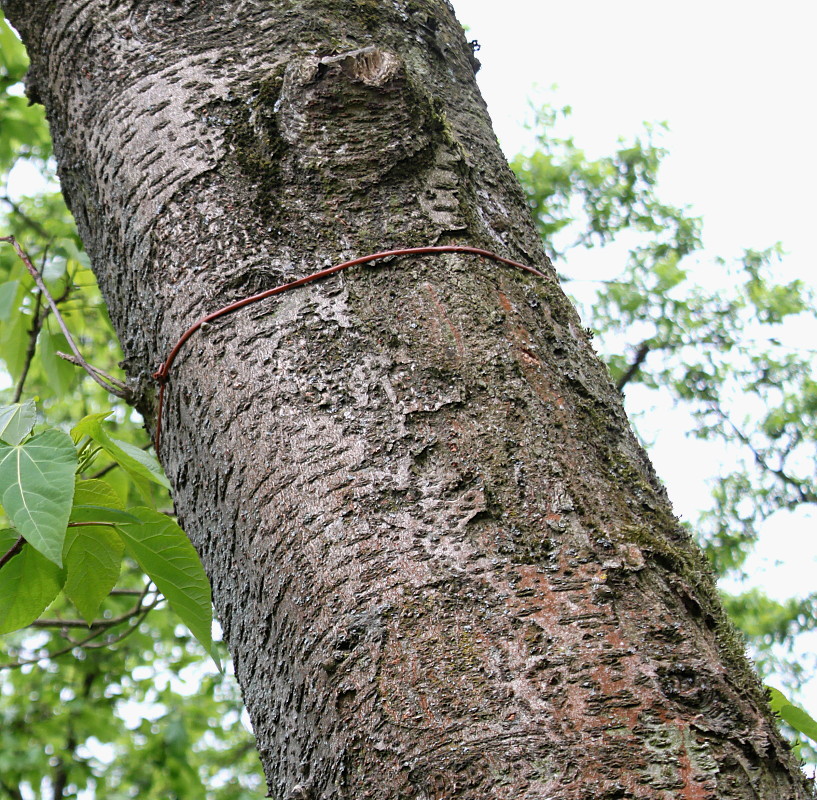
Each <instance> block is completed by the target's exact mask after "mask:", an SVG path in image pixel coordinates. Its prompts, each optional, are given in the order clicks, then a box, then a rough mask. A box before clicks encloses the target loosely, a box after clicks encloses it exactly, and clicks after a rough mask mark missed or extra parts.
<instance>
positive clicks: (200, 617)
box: [117, 508, 221, 669]
mask: <svg viewBox="0 0 817 800" xmlns="http://www.w3.org/2000/svg"><path fill="white" fill-rule="evenodd" d="M129 513H130V514H132V515H133V516H135V517H137V518H138V519H139V522H137V523H131V524H120V525H118V526H117V528H118V530H119V531H120V533H121V534H122V537H123V538H124V540H125V546H126V547H127V549H128V552H129V553H130V554H131V555H132V556H133V557H134V558H135V559H136V561H138V562H139V566H140V567H142V569H143V570H144V571H145V572H146V573H147V574H148V575H149V576H150V579H151V580H152V581H153V582H154V583H155V584H156V586H157V587H158V588H159V591H160V592H161V593H162V594H163V595H164V596H165V598H166V599H167V602H168V603H169V604H170V607H171V608H172V609H173V610H174V611H175V612H176V613H177V614H178V615H179V616H180V617H181V618H182V622H184V624H185V625H187V627H188V628H189V629H190V632H191V633H192V634H193V636H195V637H196V638H197V639H198V640H199V642H201V644H202V645H203V646H204V648H205V649H206V650H207V652H208V653H210V655H211V656H212V658H213V661H215V662H216V665H217V666H218V667H219V669H221V665H220V662H219V658H218V653H217V651H216V648H215V647H214V646H213V640H212V634H211V630H210V628H211V624H212V619H213V615H212V601H211V595H210V582H209V581H208V580H207V576H206V575H205V574H204V569H203V568H202V566H201V562H200V561H199V557H198V555H197V553H196V551H195V549H194V548H193V545H192V544H190V540H189V539H188V538H187V536H186V535H185V533H184V531H183V530H182V529H181V528H180V527H179V526H178V525H177V524H176V522H175V521H174V520H172V519H170V517H167V516H165V515H164V514H160V513H158V512H157V511H152V510H151V509H149V508H132V509H130V511H129Z"/></svg>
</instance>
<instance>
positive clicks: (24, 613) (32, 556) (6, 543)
mask: <svg viewBox="0 0 817 800" xmlns="http://www.w3.org/2000/svg"><path fill="white" fill-rule="evenodd" d="M15 541H17V532H16V531H13V530H9V529H6V530H3V531H0V550H2V552H4V553H6V552H8V550H9V549H10V548H11V546H12V545H13V544H14V542H15ZM62 583H63V571H62V570H61V569H60V568H59V567H58V566H56V565H55V564H53V563H52V562H51V561H49V560H48V559H47V558H45V557H44V556H42V555H41V554H40V553H38V552H37V551H36V550H35V549H34V548H33V547H31V545H28V544H24V545H23V549H22V550H21V551H20V553H18V554H17V555H16V556H14V557H13V558H12V559H11V560H10V561H9V562H8V563H7V564H6V565H5V566H4V567H3V568H2V569H0V633H9V632H10V631H16V630H19V629H20V628H25V627H26V625H30V624H31V623H32V622H34V620H35V619H37V617H39V616H40V614H42V613H43V611H45V609H46V608H48V606H49V605H50V604H51V603H52V601H53V600H54V598H55V597H56V596H57V594H58V593H59V591H60V589H61V588H62Z"/></svg>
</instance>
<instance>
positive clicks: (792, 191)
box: [452, 0, 817, 716]
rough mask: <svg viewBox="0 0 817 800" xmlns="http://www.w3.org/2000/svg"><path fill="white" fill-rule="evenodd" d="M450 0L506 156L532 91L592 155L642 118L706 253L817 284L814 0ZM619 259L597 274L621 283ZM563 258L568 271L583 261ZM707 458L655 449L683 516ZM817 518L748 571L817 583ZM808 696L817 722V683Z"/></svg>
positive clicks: (776, 592) (765, 548)
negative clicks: (696, 218)
mask: <svg viewBox="0 0 817 800" xmlns="http://www.w3.org/2000/svg"><path fill="white" fill-rule="evenodd" d="M452 2H453V4H454V6H455V8H456V10H457V13H458V16H459V19H460V21H461V22H462V23H463V24H464V25H467V26H469V28H470V31H469V34H468V35H469V38H474V39H476V40H477V41H478V42H479V43H480V46H481V49H480V50H479V52H478V54H477V55H478V57H479V59H480V60H481V62H482V65H483V66H482V69H481V70H480V73H479V75H478V80H479V83H480V86H481V88H482V92H483V95H484V96H485V99H486V101H487V103H488V108H489V110H490V112H491V117H492V119H493V122H494V129H495V130H496V132H497V135H498V137H499V139H500V143H501V144H502V146H503V148H504V150H505V152H506V154H507V155H508V156H512V155H514V154H515V153H517V152H519V151H520V150H522V149H525V148H527V147H529V146H530V144H531V141H532V139H531V134H530V133H529V132H527V131H525V130H524V127H523V122H524V121H525V119H526V117H529V111H528V108H529V103H530V101H531V100H534V101H535V100H536V98H537V97H538V98H540V99H541V98H544V97H548V98H549V99H550V100H551V102H554V103H556V104H559V105H570V106H572V108H573V114H572V116H571V118H570V121H569V123H568V127H567V130H568V131H569V133H570V134H572V135H573V136H574V137H575V139H576V144H577V145H578V146H580V147H582V148H584V149H585V150H586V151H587V152H588V155H591V156H596V157H597V156H600V155H606V154H609V153H610V152H612V149H613V148H614V147H615V145H616V142H617V139H618V137H620V136H624V137H626V138H631V137H632V136H634V135H635V134H637V133H638V132H639V131H640V129H641V123H642V122H643V121H648V122H659V121H665V122H667V123H669V126H670V132H669V134H667V135H666V136H665V137H664V139H663V144H664V146H665V147H667V148H668V149H669V150H670V155H669V157H668V158H667V160H666V162H665V167H664V168H663V170H662V173H661V189H660V190H661V196H662V198H663V199H665V200H667V201H668V202H671V203H674V204H676V205H687V204H689V205H691V206H692V207H693V211H694V213H696V214H699V215H702V216H703V218H704V243H705V245H706V246H707V248H708V252H709V253H710V254H712V255H714V254H717V255H721V256H724V257H726V258H735V257H737V256H739V255H740V254H741V253H742V251H743V249H744V248H746V247H753V248H757V249H761V248H765V247H767V246H769V245H771V244H773V243H774V242H777V241H781V242H782V243H783V246H784V248H785V249H786V251H787V253H788V255H787V256H786V258H785V260H784V263H783V264H782V265H781V268H782V270H783V271H784V274H785V276H786V277H787V278H788V279H791V278H795V277H798V278H801V279H805V280H808V281H810V282H811V283H812V284H815V285H817V269H816V268H815V255H814V253H815V248H814V243H813V241H812V239H813V236H814V233H815V222H814V220H815V218H816V217H817V201H816V200H815V192H816V191H817V157H816V156H815V147H817V113H816V112H815V95H816V94H817V92H816V91H815V85H814V84H815V78H817V47H816V46H815V45H814V35H815V32H817V3H815V2H813V1H812V0H799V1H795V0H778V2H776V3H774V4H772V3H768V2H763V3H761V2H735V1H731V2H730V1H728V0H720V2H713V0H708V2H701V0H692V2H689V1H688V2H685V3H683V4H681V3H667V2H657V1H656V0H651V1H650V2H647V1H646V0H619V1H618V2H616V3H611V2H606V1H604V2H603V1H602V0H593V1H591V0H574V2H559V3H555V2H548V1H547V0H501V2H500V1H499V0H452ZM553 84H556V85H557V87H558V88H557V90H556V92H555V93H553V92H551V91H549V88H550V87H551V86H552V85H553ZM574 258H578V257H577V256H574ZM617 258H619V257H618V256H616V255H614V254H611V255H610V257H609V259H606V258H604V257H602V259H601V262H602V263H601V267H600V268H601V269H603V270H607V273H608V274H609V275H612V274H614V273H615V272H616V271H617V270H618V269H619V268H620V267H621V266H623V265H621V264H617V263H615V262H616V259H617ZM568 261H569V263H568V264H566V265H558V266H559V267H560V268H561V269H563V270H564V271H566V272H569V273H570V274H575V272H576V269H575V268H576V267H577V266H578V268H579V270H582V269H583V268H584V262H580V263H579V264H578V265H577V264H573V263H570V259H568ZM704 261H705V263H711V262H709V261H708V259H704ZM594 263H595V267H588V269H598V268H599V261H598V259H597V260H596V261H595V262H594ZM807 345H808V346H810V347H814V340H813V339H810V340H809V341H808V342H807ZM696 458H697V460H698V461H699V460H700V459H699V457H696V453H695V445H694V443H684V442H683V441H682V440H680V439H679V437H678V436H672V435H670V434H669V433H668V434H667V435H666V436H665V437H664V441H663V442H662V441H659V443H658V447H657V448H656V450H655V452H654V461H655V463H656V467H657V469H658V472H659V474H661V475H662V476H663V477H664V479H665V480H666V482H667V484H668V488H669V491H670V495H671V497H672V498H673V501H674V502H675V504H676V510H677V511H678V512H679V513H681V514H682V515H683V514H684V513H685V512H686V511H687V510H688V511H689V515H691V514H692V511H693V510H694V508H695V507H696V505H697V504H698V503H699V502H700V501H701V499H702V498H703V496H704V495H705V494H706V493H707V488H706V484H705V481H704V480H702V478H701V473H702V468H701V464H700V463H697V461H696ZM815 521H817V515H815V514H814V511H813V509H810V510H808V511H806V512H805V513H802V514H800V515H799V520H798V521H797V524H792V523H791V522H789V521H785V522H783V523H782V524H780V523H778V524H777V525H776V526H775V527H774V528H773V529H772V530H770V531H767V533H766V535H765V537H764V539H763V540H762V541H761V545H760V547H759V552H758V555H757V556H756V557H755V558H753V559H752V561H751V562H750V566H751V568H752V569H754V570H755V571H756V572H757V574H758V578H759V581H760V582H762V584H763V585H764V586H765V587H766V588H767V589H768V591H769V593H770V594H772V595H773V596H776V597H779V598H782V597H784V596H790V595H791V594H794V593H797V594H801V595H805V594H807V593H809V592H811V591H814V590H815V588H817V586H815V583H817V581H815V575H817V530H815V527H816V526H815ZM816 643H817V637H811V638H810V642H809V644H807V645H806V646H807V647H810V648H811V649H812V651H813V650H814V649H815V647H814V645H815V644H816ZM806 702H807V705H808V707H809V708H810V710H811V711H812V713H813V714H815V711H817V685H815V682H812V686H811V687H810V690H809V692H808V694H807V696H806ZM815 716H817V714H815Z"/></svg>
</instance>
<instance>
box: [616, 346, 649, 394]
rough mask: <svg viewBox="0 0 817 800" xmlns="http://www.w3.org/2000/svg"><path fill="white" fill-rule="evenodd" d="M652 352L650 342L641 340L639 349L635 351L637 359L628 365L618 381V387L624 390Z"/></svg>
mask: <svg viewBox="0 0 817 800" xmlns="http://www.w3.org/2000/svg"><path fill="white" fill-rule="evenodd" d="M649 352H650V343H649V342H641V344H640V345H639V347H638V350H636V352H635V359H633V363H632V364H630V366H629V367H627V371H626V372H625V373H624V374H623V375H622V376H621V377H620V378H619V379H618V380H617V381H616V389H618V390H619V391H622V390H623V389H624V387H625V386H626V385H627V384H628V383H629V382H630V381H631V380H632V379H633V377H634V376H635V374H636V372H638V370H639V369H640V368H641V365H642V364H643V363H644V360H645V359H646V358H647V355H648V354H649Z"/></svg>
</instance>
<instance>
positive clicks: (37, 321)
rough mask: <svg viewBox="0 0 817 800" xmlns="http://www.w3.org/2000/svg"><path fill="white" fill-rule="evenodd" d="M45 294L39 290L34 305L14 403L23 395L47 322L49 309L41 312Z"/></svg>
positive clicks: (12, 399)
mask: <svg viewBox="0 0 817 800" xmlns="http://www.w3.org/2000/svg"><path fill="white" fill-rule="evenodd" d="M42 302H43V296H42V293H41V292H37V300H36V302H35V305H34V316H33V317H32V320H31V330H30V331H29V332H28V347H27V348H26V357H25V360H24V361H23V369H22V372H20V378H19V380H18V381H17V386H16V387H15V389H14V397H12V398H11V402H12V403H19V402H20V398H21V397H22V396H23V387H24V386H25V384H26V378H27V377H28V371H29V369H31V362H32V361H33V360H34V354H35V353H36V352H37V337H38V336H39V335H40V331H41V330H42V329H43V323H44V322H45V318H46V316H47V312H48V309H46V313H42V314H41V313H40V310H41V308H42Z"/></svg>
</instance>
